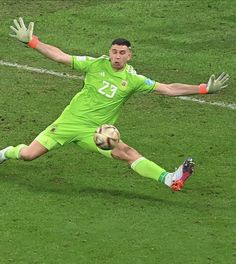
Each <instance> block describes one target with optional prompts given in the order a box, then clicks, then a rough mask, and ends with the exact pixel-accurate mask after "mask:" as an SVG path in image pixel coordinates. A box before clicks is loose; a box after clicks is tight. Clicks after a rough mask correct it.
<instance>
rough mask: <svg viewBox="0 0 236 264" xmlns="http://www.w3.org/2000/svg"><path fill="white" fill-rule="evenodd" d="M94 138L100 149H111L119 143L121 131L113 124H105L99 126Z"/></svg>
mask: <svg viewBox="0 0 236 264" xmlns="http://www.w3.org/2000/svg"><path fill="white" fill-rule="evenodd" d="M93 139H94V142H95V144H96V146H97V147H99V148H100V149H104V150H111V149H113V148H115V146H116V145H117V144H118V143H119V141H120V132H119V131H118V129H117V128H116V127H114V126H113V125H107V124H104V125H102V126H100V127H98V128H97V130H96V132H95V134H94V137H93Z"/></svg>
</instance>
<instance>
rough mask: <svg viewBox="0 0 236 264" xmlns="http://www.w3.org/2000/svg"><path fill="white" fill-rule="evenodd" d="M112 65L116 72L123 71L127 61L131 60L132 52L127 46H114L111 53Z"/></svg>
mask: <svg viewBox="0 0 236 264" xmlns="http://www.w3.org/2000/svg"><path fill="white" fill-rule="evenodd" d="M109 56H110V60H111V65H112V68H113V69H114V70H117V71H119V70H122V69H123V68H124V67H125V64H126V63H127V61H129V60H130V59H131V51H130V49H129V48H128V47H127V46H125V45H124V46H123V45H117V44H115V45H112V46H111V48H110V51H109Z"/></svg>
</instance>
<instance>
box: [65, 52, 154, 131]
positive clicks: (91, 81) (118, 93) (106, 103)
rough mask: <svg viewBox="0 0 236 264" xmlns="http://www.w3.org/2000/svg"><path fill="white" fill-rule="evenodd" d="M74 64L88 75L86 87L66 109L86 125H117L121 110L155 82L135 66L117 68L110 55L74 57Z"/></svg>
mask: <svg viewBox="0 0 236 264" xmlns="http://www.w3.org/2000/svg"><path fill="white" fill-rule="evenodd" d="M72 67H73V69H75V70H78V71H81V72H83V73H84V74H85V79H84V87H83V89H82V90H81V91H80V92H79V93H77V94H76V95H75V96H74V98H73V99H72V100H71V102H70V104H69V106H68V107H67V108H66V110H69V111H70V112H71V113H73V114H74V115H76V116H77V117H78V118H79V120H81V121H82V122H84V123H87V124H91V125H92V124H93V125H94V124H96V125H98V126H99V125H101V124H114V123H115V122H116V120H117V118H118V116H119V113H120V110H121V108H122V106H123V105H124V103H125V102H126V101H127V100H128V99H129V97H130V96H131V95H132V94H134V93H136V92H151V91H153V89H154V87H155V82H154V81H152V80H150V79H148V78H146V77H145V76H143V75H138V74H137V73H136V71H135V70H134V69H133V67H132V66H130V65H128V64H127V65H126V66H125V68H124V69H123V70H121V71H115V70H114V69H113V68H112V66H111V63H110V60H109V57H107V56H101V57H99V58H92V57H89V56H73V61H72Z"/></svg>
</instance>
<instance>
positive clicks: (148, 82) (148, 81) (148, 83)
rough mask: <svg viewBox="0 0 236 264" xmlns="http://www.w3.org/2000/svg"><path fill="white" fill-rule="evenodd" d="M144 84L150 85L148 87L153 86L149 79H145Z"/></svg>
mask: <svg viewBox="0 0 236 264" xmlns="http://www.w3.org/2000/svg"><path fill="white" fill-rule="evenodd" d="M145 83H146V84H147V85H150V86H152V85H154V81H153V80H151V79H147V80H146V81H145Z"/></svg>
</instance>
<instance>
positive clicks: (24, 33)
mask: <svg viewBox="0 0 236 264" xmlns="http://www.w3.org/2000/svg"><path fill="white" fill-rule="evenodd" d="M13 22H14V24H15V27H13V26H10V28H11V29H12V30H13V31H14V32H15V33H16V34H10V36H11V37H13V38H17V39H18V40H19V41H21V42H24V43H29V42H30V41H31V40H32V38H33V30H34V22H30V23H29V26H28V28H26V26H25V23H24V21H23V18H22V17H20V18H19V22H18V21H17V19H14V20H13Z"/></svg>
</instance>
